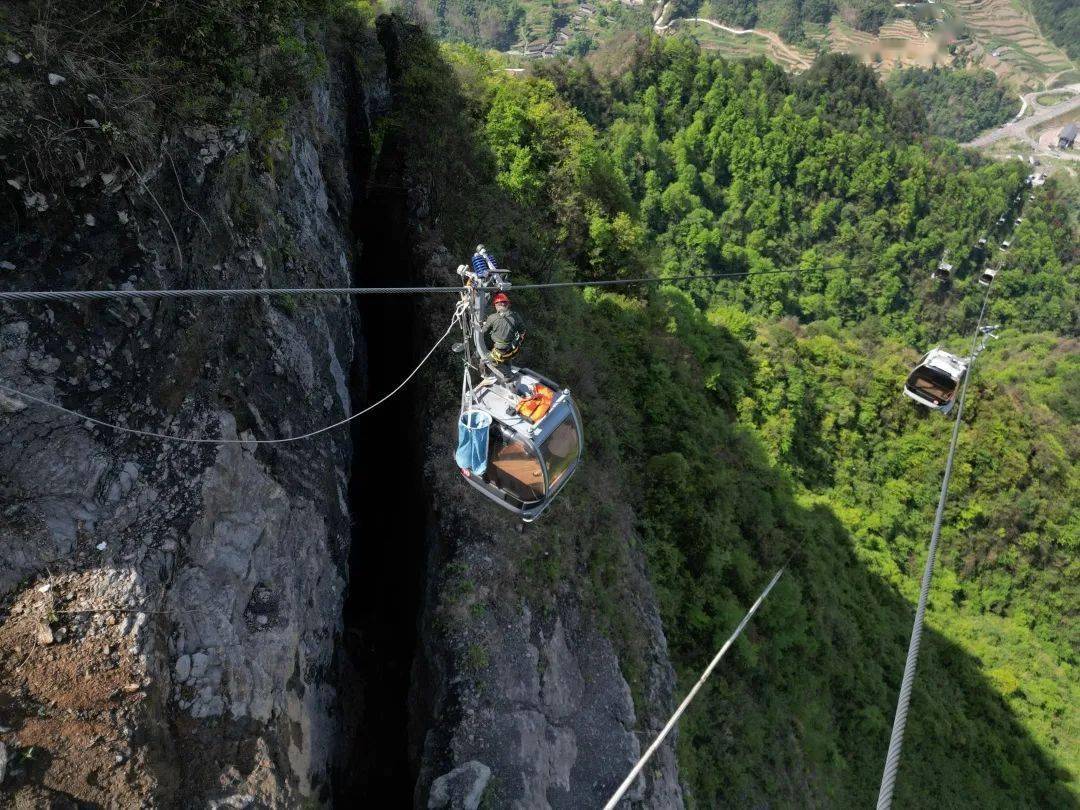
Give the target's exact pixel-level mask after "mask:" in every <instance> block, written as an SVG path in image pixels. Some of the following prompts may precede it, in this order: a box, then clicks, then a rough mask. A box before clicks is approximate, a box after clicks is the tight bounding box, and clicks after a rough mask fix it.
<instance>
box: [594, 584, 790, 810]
mask: <svg viewBox="0 0 1080 810" xmlns="http://www.w3.org/2000/svg"><path fill="white" fill-rule="evenodd" d="M786 567H787V566H786V565H785V566H784V567H783V568H781V569H780V570H779V571H777V572H776V574H774V575H773V578H772V579H771V580H770V581H769V584H768V585H766V586H765V590H763V591H762V592H761V595H760V596H759V597H758V598H757V601H756V602H754V604H753V605H751V606H750V610H748V611H747V612H746V615H745V616H743V618H742V621H741V622H739V625H738V627H736V628H735V632H734V633H732V634H731V636H730V637H729V638H728V640H727V641H725V642H724V646H723V647H721V648H720V652H718V653H717V654H716V655H715V656H714V657H713V660H712V661H710V662H709V665H708V666H707V667H705V671H704V672H703V673H701V677H700V678H698V680H697V683H695V684H694V687H693V688H692V689H691V690H690V691H689V692H688V693H687V695H686V697H685V698H683V702H682V703H680V704H679V708H677V709H676V710H675V713H674V714H673V715H671V719H670V720H668V721H667V725H665V726H664V727H663V728H662V729H661V730H660V734H659V735H658V736H657V738H656V739H655V740H653V743H652V745H650V746H649V747H648V748H647V749H646V750H645V753H644V754H642V755H641V759H639V760H638V761H637V764H635V765H634V767H633V768H631V769H630V773H629V774H627V776H626V778H625V779H624V780H623V782H622V784H621V785H619V787H618V789H617V790H616V791H615V792H614V793H613V794H612V796H611V798H610V799H608V803H607V804H605V805H604V810H614V808H615V805H616V804H618V803H619V800H620V799H622V797H623V794H625V793H626V791H627V790H629V789H630V786H631V785H632V784H634V780H635V779H637V777H638V774H640V773H641V769H642V768H644V767H645V764H646V763H647V762H648V761H649V759H650V758H651V757H652V755H653V754H655V753H656V749H658V748H659V747H660V745H661V744H662V743H663V742H664V738H666V737H667V735H668V734H669V733H670V732H671V729H673V728H674V727H675V724H676V723H677V722H679V718H680V717H682V714H683V712H685V711H686V707H687V706H689V705H690V701H692V700H693V699H694V697H695V696H696V695H697V693H698V692H699V691H700V690H701V687H702V686H704V685H705V681H707V680H708V679H709V676H710V675H711V674H712V671H713V670H714V669H716V665H717V664H719V663H720V659H721V658H723V657H724V654H725V653H726V652H727V651H728V649H729V648H730V647H731V645H732V644H734V643H735V639H737V638H738V637H739V635H740V634H741V633H742V631H743V628H744V627H746V625H747V624H748V623H749V622H750V619H751V618H752V617H753V615H754V614H755V613H757V609H758V608H759V607H761V603H762V602H764V601H765V597H766V596H768V595H769V591H771V590H772V589H773V586H774V585H775V584H776V583H777V582H778V581H779V580H780V577H781V575H782V574H783V573H784V568H786Z"/></svg>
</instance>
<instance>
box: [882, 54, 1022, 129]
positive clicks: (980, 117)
mask: <svg viewBox="0 0 1080 810" xmlns="http://www.w3.org/2000/svg"><path fill="white" fill-rule="evenodd" d="M886 86H887V87H888V89H889V91H890V92H891V93H892V94H893V96H894V97H895V98H897V99H898V100H900V101H904V100H906V99H907V98H909V97H913V98H914V99H915V101H916V103H917V104H919V105H921V106H922V108H923V109H924V110H925V111H926V123H927V128H928V130H929V131H930V133H931V134H933V135H940V136H941V137H943V138H953V139H954V140H957V141H970V140H971V139H973V138H974V137H975V136H976V135H978V134H979V133H980V132H982V131H983V130H987V129H992V128H994V127H996V126H1000V125H1001V124H1004V123H1005V122H1006V121H1008V120H1009V119H1010V118H1012V117H1013V116H1014V115H1016V113H1017V112H1018V111H1019V109H1020V105H1019V104H1017V102H1016V99H1015V98H1012V97H1011V96H1010V95H1009V92H1008V91H1007V90H1006V88H1004V87H1003V86H1001V85H1000V84H999V83H998V81H997V77H996V76H994V74H993V73H992V72H991V71H989V70H980V71H968V70H947V69H946V70H943V69H941V68H937V67H935V68H931V69H930V70H924V69H922V68H910V69H907V70H894V71H893V72H892V73H890V74H889V77H888V79H887V80H886Z"/></svg>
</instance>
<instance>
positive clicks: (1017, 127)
mask: <svg viewBox="0 0 1080 810" xmlns="http://www.w3.org/2000/svg"><path fill="white" fill-rule="evenodd" d="M1061 89H1062V90H1071V91H1072V92H1073V93H1075V94H1076V95H1074V96H1073V97H1072V98H1070V99H1066V100H1065V101H1062V102H1059V103H1058V104H1051V105H1050V106H1049V107H1042V106H1040V105H1039V103H1038V101H1037V100H1036V96H1041V95H1044V94H1045V93H1046V91H1045V90H1044V91H1042V92H1037V93H1028V94H1027V95H1024V96H1022V97H1021V100H1022V101H1023V102H1024V106H1023V107H1021V112H1023V110H1024V109H1026V108H1027V107H1028V106H1030V107H1032V108H1033V109H1034V110H1035V112H1034V113H1032V114H1031V115H1029V116H1028V117H1027V118H1020V119H1015V118H1014V119H1013V120H1011V121H1009V122H1008V123H1007V124H1002V125H1001V126H1000V127H998V128H997V129H992V130H990V131H989V132H984V133H983V134H982V135H980V136H979V137H978V138H976V139H975V140H973V141H969V142H968V143H965V144H964V146H972V147H980V146H989V145H990V144H992V143H995V142H997V141H1000V140H1001V139H1002V138H1017V139H1018V140H1021V141H1024V142H1025V143H1027V144H1029V145H1031V146H1034V147H1036V148H1040V147H1039V142H1038V141H1037V140H1036V139H1035V138H1033V137H1031V136H1030V135H1029V134H1028V131H1029V130H1030V129H1031V128H1032V127H1035V126H1038V125H1039V124H1042V123H1045V122H1046V121H1049V120H1051V119H1053V118H1057V117H1058V116H1059V115H1062V114H1063V113H1067V112H1070V111H1072V110H1075V109H1077V108H1080V84H1072V85H1069V86H1068V87H1063V88H1061ZM1057 154H1058V155H1059V156H1060V157H1067V158H1070V159H1074V160H1080V155H1076V154H1068V153H1064V152H1058V153H1057Z"/></svg>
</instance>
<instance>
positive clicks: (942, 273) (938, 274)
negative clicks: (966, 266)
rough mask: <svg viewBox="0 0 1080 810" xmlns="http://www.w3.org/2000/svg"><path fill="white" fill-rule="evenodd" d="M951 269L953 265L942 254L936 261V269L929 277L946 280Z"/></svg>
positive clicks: (949, 275) (950, 273)
mask: <svg viewBox="0 0 1080 810" xmlns="http://www.w3.org/2000/svg"><path fill="white" fill-rule="evenodd" d="M952 271H953V266H952V265H951V264H949V263H948V262H947V261H945V257H944V256H942V257H941V261H940V262H938V266H937V269H935V270H934V272H933V273H931V274H930V278H932V279H936V280H937V281H948V280H949V278H950V277H951V276H952Z"/></svg>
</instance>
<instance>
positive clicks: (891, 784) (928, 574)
mask: <svg viewBox="0 0 1080 810" xmlns="http://www.w3.org/2000/svg"><path fill="white" fill-rule="evenodd" d="M991 287H992V285H990V286H987V289H986V295H984V296H983V302H982V309H981V310H980V312H979V320H978V323H977V324H976V325H975V333H974V335H972V338H971V350H970V352H969V358H970V360H969V362H968V368H967V372H966V373H965V374H964V382H963V384H962V385H961V386H960V397H959V400H958V401H957V403H956V419H955V420H953V428H952V438H951V439H950V440H949V455H948V457H947V458H946V460H945V474H944V475H943V476H942V479H941V493H940V494H939V495H938V504H937V512H936V514H935V515H934V528H933V531H932V532H931V534H930V549H929V551H928V552H927V555H926V566H925V567H924V568H923V575H922V585H921V586H920V588H919V602H918V605H917V606H916V608H915V622H914V624H913V626H912V629H911V640H910V642H909V643H908V652H907V660H906V661H905V662H904V676H903V679H902V680H901V682H900V695H899V698H898V699H897V704H896V717H895V718H894V719H893V727H892V734H891V736H890V737H889V751H888V754H887V755H886V757H885V769H884V771H883V773H882V775H881V788H880V790H879V792H878V800H877V810H889V809H890V808H891V807H892V800H893V790H894V788H895V787H896V775H897V772H898V771H899V770H900V752H901V749H902V748H903V746H904V729H905V727H906V726H907V716H908V707H909V706H910V704H911V690H912V687H913V686H914V684H915V668H916V665H917V664H918V660H919V647H920V645H921V643H922V629H923V619H924V618H925V616H926V602H927V599H928V598H929V595H930V581H931V579H932V577H933V574H934V560H935V558H936V556H937V547H938V539H939V538H940V536H941V523H942V520H943V518H944V516H945V502H946V500H947V499H948V494H949V481H950V479H951V478H952V469H953V459H954V458H955V456H956V447H957V443H958V440H959V437H960V421H961V417H962V416H963V414H964V399H965V396H966V394H967V387H968V382H969V381H970V380H971V375H972V373H973V372H974V370H975V358H976V357H977V355H978V352H977V351H976V343H977V342H978V340H979V334H980V332H981V331H982V323H983V318H984V317H985V316H986V305H987V302H988V301H989V300H990V289H991Z"/></svg>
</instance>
